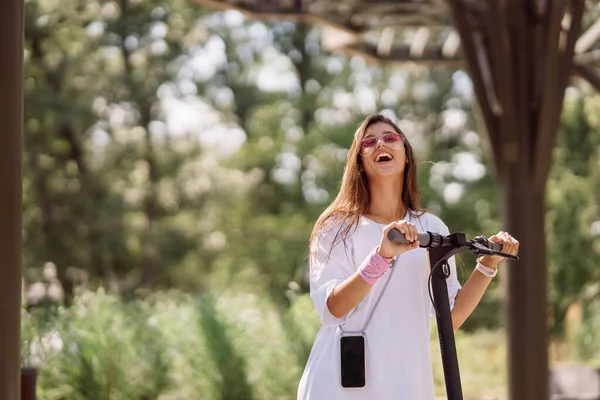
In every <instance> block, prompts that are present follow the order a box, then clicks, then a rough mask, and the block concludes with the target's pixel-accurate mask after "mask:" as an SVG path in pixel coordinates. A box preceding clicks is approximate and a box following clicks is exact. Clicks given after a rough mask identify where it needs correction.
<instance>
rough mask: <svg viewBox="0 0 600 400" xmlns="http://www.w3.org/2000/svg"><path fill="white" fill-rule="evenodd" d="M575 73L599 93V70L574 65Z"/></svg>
mask: <svg viewBox="0 0 600 400" xmlns="http://www.w3.org/2000/svg"><path fill="white" fill-rule="evenodd" d="M574 67H575V71H576V72H577V74H579V76H581V77H582V78H583V79H585V80H586V81H588V83H589V84H590V85H592V86H593V87H594V88H595V89H596V90H597V91H599V92H600V68H597V67H592V66H591V65H584V64H575V65H574Z"/></svg>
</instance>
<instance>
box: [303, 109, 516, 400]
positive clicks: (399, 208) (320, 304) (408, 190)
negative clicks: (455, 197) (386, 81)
mask: <svg viewBox="0 0 600 400" xmlns="http://www.w3.org/2000/svg"><path fill="white" fill-rule="evenodd" d="M420 208H421V205H420V199H419V190H418V187H417V177H416V163H415V158H414V155H413V150H412V147H411V146H410V144H409V143H408V141H407V140H406V137H405V136H404V134H403V133H402V132H401V130H400V128H398V126H396V125H395V124H394V123H393V122H392V121H391V120H390V119H388V118H386V117H384V116H382V115H372V116H369V117H367V118H366V119H365V120H364V121H363V122H362V124H361V125H360V126H359V128H358V129H357V131H356V133H355V135H354V141H353V143H352V147H351V148H350V152H349V156H348V162H347V164H346V168H345V171H344V176H343V178H342V185H341V188H340V192H339V194H338V196H337V198H336V199H335V200H334V201H333V202H332V203H331V205H330V206H329V207H328V208H327V209H326V210H325V211H324V212H323V214H322V215H321V216H320V217H319V219H318V220H317V222H316V224H315V227H314V229H313V233H312V235H311V239H310V293H311V297H312V300H313V302H314V304H315V308H316V310H317V312H318V314H319V317H320V319H321V323H322V328H321V329H320V331H319V333H318V334H317V337H316V339H315V343H314V345H313V348H312V351H311V354H310V357H309V360H308V363H307V365H306V368H305V370H304V374H303V375H302V379H301V381H300V384H299V388H298V400H321V399H322V400H336V399H343V400H345V399H368V400H386V399H398V400H432V399H434V389H433V376H432V368H431V361H430V348H429V338H430V322H431V316H432V310H433V308H432V304H431V300H430V297H429V291H428V278H429V270H430V266H429V260H428V257H427V251H426V250H425V249H424V248H420V247H419V243H418V242H417V240H416V239H417V233H418V232H422V231H432V232H438V233H441V234H443V235H448V234H449V231H448V228H447V226H446V225H445V224H444V223H443V222H442V221H441V220H440V219H439V218H437V217H435V216H434V215H432V214H429V213H426V212H422V211H420ZM392 228H397V229H398V230H400V232H402V233H404V234H405V236H406V238H407V239H408V240H409V241H411V242H412V243H410V244H397V243H393V242H390V241H389V240H388V239H387V232H388V231H389V230H390V229H392ZM490 240H491V241H494V242H499V243H502V244H503V251H504V252H507V253H510V254H516V252H517V249H518V247H519V243H518V242H517V241H516V240H515V239H513V238H512V237H511V236H510V235H509V234H508V233H506V232H499V233H498V234H497V235H494V236H492V237H491V238H490ZM393 259H394V262H393V263H392V260H393ZM501 259H502V257H499V256H484V257H482V258H481V259H479V260H478V261H479V262H478V263H477V265H476V267H475V269H474V271H473V273H472V275H471V276H470V278H469V279H468V280H467V282H466V283H465V285H464V286H463V287H461V285H460V284H459V282H458V280H457V278H456V265H455V261H454V257H452V258H451V259H450V260H449V265H450V267H451V276H450V278H449V279H448V280H447V284H448V295H449V298H450V307H451V309H452V322H453V326H454V328H455V329H457V328H459V327H460V326H461V325H462V323H463V322H464V321H465V319H466V318H467V317H468V316H469V315H470V314H471V312H472V311H473V310H474V308H475V307H476V305H477V304H478V303H479V301H480V299H481V297H482V296H483V293H484V292H485V290H486V288H487V287H488V285H489V283H490V281H491V280H492V278H493V276H494V275H495V274H496V271H497V270H496V268H497V266H498V263H499V262H500V261H501ZM391 266H393V268H391ZM342 336H343V337H344V339H342ZM347 337H351V338H352V340H348V339H347ZM357 337H358V340H354V339H357ZM361 337H362V339H361ZM341 349H343V357H342V354H341ZM362 357H364V364H363V362H362V359H361V358H362ZM341 358H343V361H342V360H341ZM357 360H358V363H355V361H357ZM362 365H365V369H364V370H361V369H362ZM361 374H362V375H361Z"/></svg>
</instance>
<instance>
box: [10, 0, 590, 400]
mask: <svg viewBox="0 0 600 400" xmlns="http://www.w3.org/2000/svg"><path fill="white" fill-rule="evenodd" d="M590 15H591V16H592V17H591V18H597V17H598V16H600V8H598V6H594V7H593V9H592V10H591V11H590ZM588 18H590V17H588ZM321 37H322V36H321V28H319V27H318V26H315V25H309V24H307V23H304V22H291V21H284V20H275V21H261V20H252V19H248V18H246V17H245V16H244V15H243V14H241V13H240V12H237V11H233V10H215V9H212V8H206V7H203V6H200V5H198V4H195V3H194V2H192V1H189V0H169V1H164V0H161V1H158V0H121V1H118V2H115V1H107V0H98V1H95V0H86V1H78V0H62V1H57V0H25V48H26V51H25V68H26V69H25V83H24V89H25V132H24V133H25V135H24V155H23V232H24V248H23V271H24V275H23V305H24V307H23V310H22V320H21V325H22V326H21V358H22V361H21V362H22V366H23V367H33V368H36V369H37V374H38V377H37V393H38V397H39V398H40V399H47V400H59V399H70V400H79V399H82V400H83V399H131V400H137V399H139V400H142V399H161V400H167V399H168V400H175V399H178V400H179V399H182V400H183V399H185V400H188V399H190V400H191V399H227V400H253V399H268V400H270V399H295V393H296V388H297V384H298V381H299V379H300V375H301V373H302V369H303V368H304V365H305V363H306V360H307V357H308V354H309V352H310V349H311V346H312V341H313V339H314V337H315V335H316V332H317V331H318V329H319V326H320V325H319V320H318V317H317V315H316V312H315V311H314V307H313V304H312V302H311V299H310V297H309V295H308V293H307V292H308V286H307V245H308V238H309V235H310V232H311V229H312V226H313V224H314V222H315V220H316V218H317V217H318V216H319V214H320V213H321V212H322V211H323V209H324V208H325V207H326V206H327V205H328V204H329V202H330V201H331V200H332V199H333V196H335V194H336V193H337V190H338V188H339V181H340V178H341V175H342V172H343V167H344V164H345V161H346V154H347V149H348V148H349V146H350V143H351V141H352V136H353V133H354V131H355V129H356V127H357V125H358V123H359V122H360V121H361V120H362V119H363V118H364V117H365V116H366V115H368V114H371V113H376V112H382V113H384V114H385V115H387V116H389V117H391V118H393V119H394V120H396V121H398V123H399V126H400V127H401V128H402V129H403V130H404V132H406V135H407V137H408V139H409V140H410V142H411V144H412V145H413V146H414V147H415V150H416V153H417V160H418V161H419V169H418V173H419V184H420V188H421V192H422V196H423V199H424V202H425V206H426V208H427V209H428V210H429V211H431V212H433V213H435V214H437V215H439V216H440V217H441V218H442V219H443V220H444V221H445V222H446V223H447V225H448V226H449V227H450V230H451V231H461V232H465V233H466V234H467V236H469V237H472V236H476V235H485V236H491V235H493V234H494V233H496V232H497V231H498V230H499V229H500V226H501V224H500V216H499V192H498V188H497V186H496V183H495V181H494V178H493V176H494V171H493V167H492V165H493V163H492V161H491V152H490V146H489V143H488V141H487V140H488V139H487V137H486V135H485V134H484V132H483V131H482V125H481V123H480V122H479V120H478V118H479V117H478V112H477V110H476V109H475V99H474V93H473V87H472V84H471V80H470V79H469V76H468V75H467V73H466V72H465V71H464V70H462V69H460V68H458V67H456V68H455V67H452V66H448V65H447V66H444V65H427V66H423V65H416V64H401V65H393V64H376V63H371V62H368V61H367V60H366V59H365V58H364V57H361V56H352V55H348V54H345V53H341V52H336V51H328V50H326V49H324V48H323V43H322V41H321ZM599 116H600V95H599V94H598V92H597V91H595V90H594V89H593V88H592V87H591V86H590V85H589V84H587V83H586V82H584V81H582V80H573V81H572V82H571V85H570V86H569V87H568V89H567V92H566V95H565V104H564V109H563V113H562V116H561V122H560V128H559V134H558V141H557V147H556V148H555V150H554V155H553V157H554V158H553V163H552V167H551V171H550V176H549V180H548V188H547V206H548V207H547V210H546V230H547V232H546V235H547V240H548V242H547V260H548V261H547V262H548V269H549V282H548V284H549V289H548V290H549V291H548V294H549V298H548V305H549V308H548V321H549V322H548V329H549V334H550V342H549V359H550V362H551V366H553V365H559V364H561V363H574V364H578V365H587V366H600V287H599V283H598V282H599V281H600V268H598V265H599V264H600V240H599V237H598V236H599V235H600V209H599V208H598V204H599V200H600V168H599V167H600V152H599V148H600V147H599V146H598V145H599V144H600V117H599ZM458 257H459V271H458V273H459V279H460V281H461V282H464V281H465V280H466V278H467V277H468V276H469V274H470V273H471V270H472V266H473V265H474V259H475V258H474V257H473V256H471V255H461V256H458ZM503 272H504V271H502V270H501V271H500V273H499V277H501V276H502V275H503ZM503 307H504V291H503V289H502V278H500V279H496V280H494V282H493V283H492V286H491V287H490V289H489V290H488V292H487V293H486V295H485V297H484V299H483V300H482V303H481V304H480V306H479V307H478V308H477V310H476V311H475V313H474V314H473V315H472V316H471V317H470V319H469V320H468V321H467V322H466V323H465V325H464V327H463V328H461V330H460V331H457V332H456V342H457V347H458V353H459V361H460V367H461V375H462V379H463V390H464V393H465V396H467V397H469V398H479V399H483V398H485V399H499V398H502V397H503V396H505V395H506V384H507V382H506V371H505V366H506V337H505V335H506V334H505V322H504V312H503ZM433 325H435V324H433ZM431 343H432V346H433V350H432V362H433V364H434V368H435V379H436V391H437V394H438V395H440V396H443V395H444V393H445V389H444V380H443V373H442V368H441V361H440V355H439V344H438V339H437V335H436V332H432V334H431Z"/></svg>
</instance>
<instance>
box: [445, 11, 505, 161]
mask: <svg viewBox="0 0 600 400" xmlns="http://www.w3.org/2000/svg"><path fill="white" fill-rule="evenodd" d="M449 4H450V11H451V13H452V17H453V19H454V25H455V28H456V31H457V32H458V34H459V36H460V41H461V48H462V50H463V55H464V57H465V59H466V66H467V70H468V72H469V76H470V77H471V81H472V82H473V89H474V91H475V96H476V98H477V101H478V102H479V109H480V110H481V115H482V116H483V120H484V121H485V125H486V131H487V133H488V137H489V139H490V142H491V148H492V151H493V153H494V159H495V160H499V159H500V157H501V147H500V138H499V132H498V123H497V122H498V121H497V117H496V116H495V115H494V112H493V109H492V103H491V102H490V99H489V97H488V95H487V93H486V85H485V83H484V78H483V74H482V72H481V70H480V69H479V65H480V63H479V60H478V58H477V57H478V56H477V54H478V53H477V48H476V45H475V41H474V39H473V31H472V30H471V29H470V27H469V23H468V22H467V17H466V13H467V10H466V7H465V6H464V4H463V2H462V1H461V0H450V1H449ZM497 167H498V165H496V168H497Z"/></svg>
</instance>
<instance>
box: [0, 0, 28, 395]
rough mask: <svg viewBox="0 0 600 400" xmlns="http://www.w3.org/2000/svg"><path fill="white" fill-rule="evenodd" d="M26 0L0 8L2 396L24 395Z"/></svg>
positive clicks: (15, 0) (0, 320) (0, 308)
mask: <svg viewBox="0 0 600 400" xmlns="http://www.w3.org/2000/svg"><path fill="white" fill-rule="evenodd" d="M22 83H23V0H6V1H4V2H3V3H2V12H0V133H1V134H2V136H1V143H0V324H1V328H0V399H3V400H19V399H20V379H21V368H20V351H19V349H20V343H19V333H20V325H21V324H20V319H21V246H22V240H21V235H22V233H21V229H22V228H21V152H22V135H23V84H22Z"/></svg>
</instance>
